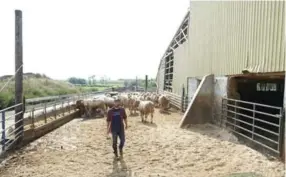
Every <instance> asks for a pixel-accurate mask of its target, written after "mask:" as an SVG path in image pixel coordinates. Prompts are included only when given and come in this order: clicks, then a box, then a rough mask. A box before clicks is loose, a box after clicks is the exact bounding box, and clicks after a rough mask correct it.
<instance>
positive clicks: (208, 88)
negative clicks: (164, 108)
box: [180, 74, 214, 128]
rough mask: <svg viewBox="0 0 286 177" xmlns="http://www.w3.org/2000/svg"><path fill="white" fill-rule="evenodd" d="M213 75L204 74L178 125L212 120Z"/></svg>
mask: <svg viewBox="0 0 286 177" xmlns="http://www.w3.org/2000/svg"><path fill="white" fill-rule="evenodd" d="M213 82H214V75H212V74H211V75H207V76H204V78H203V79H202V81H201V82H200V85H199V86H198V88H197V90H196V92H195V94H194V96H193V98H192V100H191V102H190V104H189V106H188V108H187V110H186V112H185V114H184V116H183V118H182V120H181V122H180V127H181V128H182V127H184V126H186V125H189V124H204V123H209V122H211V120H212V105H213V95H214V83H213Z"/></svg>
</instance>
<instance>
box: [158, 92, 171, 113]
mask: <svg viewBox="0 0 286 177" xmlns="http://www.w3.org/2000/svg"><path fill="white" fill-rule="evenodd" d="M158 103H159V108H160V111H161V112H162V111H165V110H167V109H169V108H170V99H169V98H168V97H167V96H166V95H161V96H160V97H159V99H158Z"/></svg>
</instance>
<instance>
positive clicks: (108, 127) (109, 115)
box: [106, 110, 111, 134]
mask: <svg viewBox="0 0 286 177" xmlns="http://www.w3.org/2000/svg"><path fill="white" fill-rule="evenodd" d="M106 122H107V134H108V133H109V132H110V124H111V110H108V112H107V119H106Z"/></svg>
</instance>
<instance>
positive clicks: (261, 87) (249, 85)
mask: <svg viewBox="0 0 286 177" xmlns="http://www.w3.org/2000/svg"><path fill="white" fill-rule="evenodd" d="M235 80H236V91H237V93H238V94H239V96H240V100H241V101H246V102H252V103H258V104H252V103H238V104H237V106H238V107H240V108H237V112H239V115H238V116H237V117H238V119H239V120H241V121H244V122H246V123H243V122H237V123H236V124H238V125H239V126H240V127H242V128H244V129H247V130H249V131H253V132H255V133H256V134H253V133H250V132H249V131H246V130H243V129H242V128H240V129H238V131H239V132H240V133H242V134H244V135H246V136H248V137H250V138H252V139H254V140H256V141H258V142H261V143H262V144H264V145H267V146H268V147H271V148H273V149H278V145H277V144H276V143H275V142H278V141H279V136H278V135H279V128H280V127H279V125H280V121H282V120H280V118H279V115H282V117H283V99H284V76H281V77H276V78H270V77H251V78H249V77H248V78H245V77H237V78H235ZM260 104H263V105H265V106H263V105H260ZM271 106H274V107H278V108H273V107H271ZM274 115H277V117H275V116H274ZM253 117H255V118H256V120H254V119H253ZM280 117H281V116H280ZM283 119H284V117H283ZM253 124H254V126H253ZM272 132H273V133H272ZM281 134H283V135H284V133H281Z"/></svg>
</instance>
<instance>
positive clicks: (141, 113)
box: [140, 111, 144, 122]
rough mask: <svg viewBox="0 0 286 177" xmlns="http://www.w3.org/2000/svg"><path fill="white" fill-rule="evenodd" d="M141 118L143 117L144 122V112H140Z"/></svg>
mask: <svg viewBox="0 0 286 177" xmlns="http://www.w3.org/2000/svg"><path fill="white" fill-rule="evenodd" d="M140 116H141V121H142V122H144V118H143V116H144V114H143V112H142V111H140Z"/></svg>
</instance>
